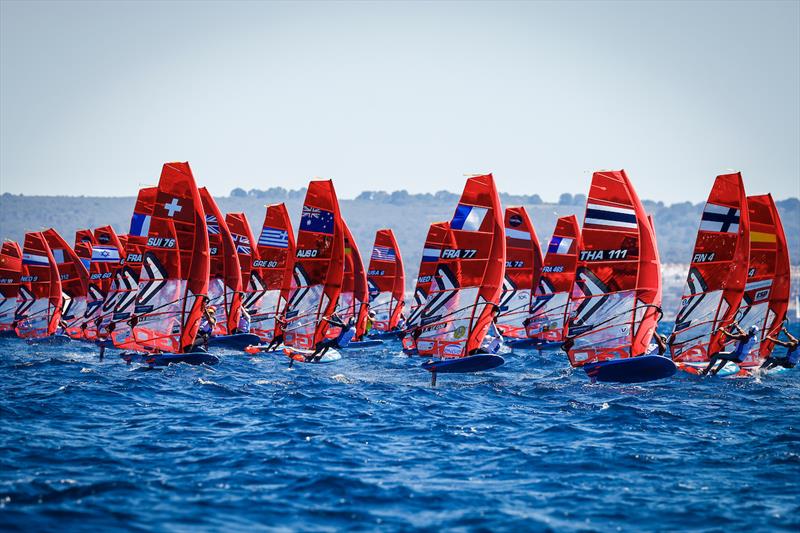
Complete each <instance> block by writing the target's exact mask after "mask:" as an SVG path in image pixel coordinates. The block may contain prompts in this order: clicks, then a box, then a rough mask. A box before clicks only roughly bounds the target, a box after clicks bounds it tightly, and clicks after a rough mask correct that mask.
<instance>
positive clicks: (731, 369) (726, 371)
mask: <svg viewBox="0 0 800 533" xmlns="http://www.w3.org/2000/svg"><path fill="white" fill-rule="evenodd" d="M675 366H676V367H677V368H678V370H682V371H684V372H686V373H689V374H693V375H695V376H702V375H703V371H704V370H705V369H706V367H707V366H708V362H703V361H682V362H679V363H675ZM739 370H740V369H739V365H737V364H736V363H734V362H733V361H728V362H727V363H725V366H723V367H722V370H720V371H719V372H717V374H716V375H717V376H719V377H721V378H724V377H731V376H736V375H738V374H739Z"/></svg>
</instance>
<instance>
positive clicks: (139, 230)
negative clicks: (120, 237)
mask: <svg viewBox="0 0 800 533" xmlns="http://www.w3.org/2000/svg"><path fill="white" fill-rule="evenodd" d="M150 218H151V217H150V215H143V214H142V213H134V214H133V216H132V217H131V230H130V231H129V232H128V233H129V234H130V235H134V236H136V237H147V234H148V233H149V232H150Z"/></svg>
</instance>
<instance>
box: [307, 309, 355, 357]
mask: <svg viewBox="0 0 800 533" xmlns="http://www.w3.org/2000/svg"><path fill="white" fill-rule="evenodd" d="M322 320H324V321H325V322H327V323H329V324H330V325H332V326H335V327H338V328H340V329H341V332H340V333H339V335H337V336H336V337H333V338H331V339H324V340H322V341H321V342H318V343H317V346H316V347H315V348H314V353H312V354H311V355H309V356H308V357H307V358H306V361H307V362H315V361H319V360H320V359H322V357H323V356H324V355H325V354H326V353H328V350H330V349H331V348H335V347H343V346H341V345H340V344H339V342H340V341H341V342H342V343H343V345H344V346H347V345H348V344H350V340H351V339H352V338H353V336H352V332H353V331H354V330H355V327H354V326H355V323H356V321H355V319H354V318H353V317H351V318H350V320H348V321H347V323H346V324H345V322H344V321H343V320H342V319H341V317H339V315H337V314H336V313H334V314H332V315H331V316H324V317H322ZM345 339H346V340H345Z"/></svg>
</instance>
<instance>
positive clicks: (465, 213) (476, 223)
mask: <svg viewBox="0 0 800 533" xmlns="http://www.w3.org/2000/svg"><path fill="white" fill-rule="evenodd" d="M488 212H489V209H488V208H486V207H475V206H472V205H464V204H458V207H457V208H456V213H455V215H453V220H452V221H451V222H450V227H451V228H452V229H460V230H462V231H478V230H479V229H480V227H481V224H483V219H484V218H486V213H488Z"/></svg>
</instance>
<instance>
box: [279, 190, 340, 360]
mask: <svg viewBox="0 0 800 533" xmlns="http://www.w3.org/2000/svg"><path fill="white" fill-rule="evenodd" d="M295 255H296V259H295V263H294V274H293V278H292V289H291V292H290V295H289V304H288V306H287V310H286V321H287V324H286V333H285V337H284V341H285V344H286V346H287V347H290V348H300V349H313V348H315V347H316V345H317V344H318V343H319V342H321V341H322V340H323V339H324V338H325V333H326V331H327V329H328V323H327V321H325V320H323V317H326V316H329V315H331V314H332V313H333V312H334V311H335V309H336V303H337V301H338V300H339V292H340V291H341V288H342V277H343V274H344V231H343V227H342V217H341V214H340V212H339V202H338V200H337V199H336V191H335V190H334V188H333V182H331V181H330V180H327V181H312V182H311V183H309V186H308V192H307V193H306V199H305V202H304V203H303V213H302V216H301V218H300V226H299V228H298V232H297V252H296V254H295Z"/></svg>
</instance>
